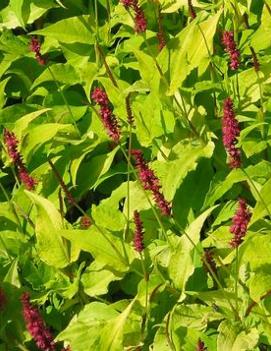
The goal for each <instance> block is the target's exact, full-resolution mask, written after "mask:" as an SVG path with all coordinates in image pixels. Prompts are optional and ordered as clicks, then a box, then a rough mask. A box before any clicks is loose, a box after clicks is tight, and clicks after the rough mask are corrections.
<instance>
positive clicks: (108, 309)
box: [57, 302, 118, 351]
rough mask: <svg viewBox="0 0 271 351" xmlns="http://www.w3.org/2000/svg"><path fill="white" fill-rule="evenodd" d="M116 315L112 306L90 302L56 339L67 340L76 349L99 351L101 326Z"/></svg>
mask: <svg viewBox="0 0 271 351" xmlns="http://www.w3.org/2000/svg"><path fill="white" fill-rule="evenodd" d="M117 316H118V312H116V311H115V310H114V309H113V307H112V306H110V305H106V304H104V303H101V302H92V303H90V304H88V305H85V306H84V309H83V310H82V311H81V312H80V313H79V314H78V315H76V316H74V317H73V319H72V320H71V322H70V323H69V325H68V326H67V328H66V329H64V330H63V331H62V332H61V333H60V334H59V335H58V336H57V340H66V341H69V344H70V345H71V347H72V349H73V350H76V351H100V350H101V348H100V342H99V339H100V334H101V330H102V327H103V326H104V325H105V324H106V323H107V322H108V321H109V320H112V319H113V318H116V317H117Z"/></svg>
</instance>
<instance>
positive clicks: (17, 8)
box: [10, 0, 30, 27]
mask: <svg viewBox="0 0 271 351" xmlns="http://www.w3.org/2000/svg"><path fill="white" fill-rule="evenodd" d="M10 9H11V10H12V11H14V13H15V14H16V16H17V18H18V20H19V22H20V24H21V26H22V27H25V24H26V23H27V20H28V16H29V11H30V0H10Z"/></svg>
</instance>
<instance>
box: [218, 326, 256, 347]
mask: <svg viewBox="0 0 271 351" xmlns="http://www.w3.org/2000/svg"><path fill="white" fill-rule="evenodd" d="M218 331H219V335H218V338H217V349H218V350H223V351H240V350H242V351H250V350H253V349H254V347H255V346H256V345H257V342H258V339H259V333H258V331H257V329H256V328H251V329H250V330H249V332H245V331H242V330H241V329H240V327H239V326H238V325H236V324H234V323H232V322H231V321H223V322H222V323H221V324H220V325H219V328H218Z"/></svg>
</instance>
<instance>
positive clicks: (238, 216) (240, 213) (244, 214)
mask: <svg viewBox="0 0 271 351" xmlns="http://www.w3.org/2000/svg"><path fill="white" fill-rule="evenodd" d="M250 218H251V213H250V211H249V209H248V207H247V203H246V200H244V199H239V202H238V207H237V210H236V212H235V215H234V216H233V218H232V225H231V227H230V232H231V233H232V234H233V239H232V240H231V241H230V245H231V247H233V248H236V247H238V246H239V245H240V244H241V243H242V242H243V238H244V237H245V235H246V232H247V227H248V223H249V221H250Z"/></svg>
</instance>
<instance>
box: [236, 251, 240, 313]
mask: <svg viewBox="0 0 271 351" xmlns="http://www.w3.org/2000/svg"><path fill="white" fill-rule="evenodd" d="M238 279H239V250H238V246H237V247H236V266H235V298H236V306H235V308H236V310H237V311H238Z"/></svg>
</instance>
